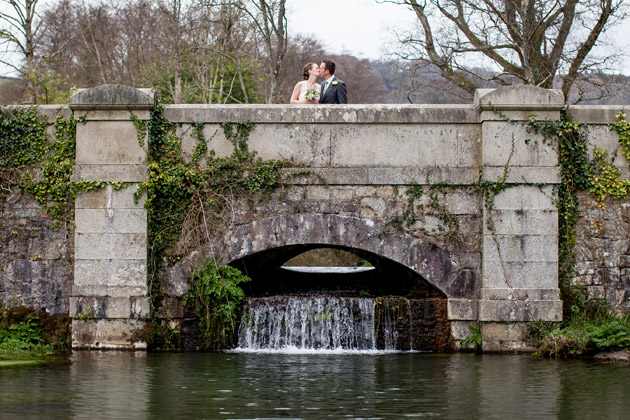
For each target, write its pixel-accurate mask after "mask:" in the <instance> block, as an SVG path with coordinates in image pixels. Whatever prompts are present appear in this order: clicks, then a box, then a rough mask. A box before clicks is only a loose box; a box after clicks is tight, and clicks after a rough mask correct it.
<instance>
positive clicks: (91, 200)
mask: <svg viewBox="0 0 630 420" xmlns="http://www.w3.org/2000/svg"><path fill="white" fill-rule="evenodd" d="M137 190H138V184H132V185H129V186H128V187H126V188H121V189H118V190H116V189H114V188H113V187H112V186H111V185H106V186H105V187H103V188H99V189H97V190H94V191H87V192H82V193H79V195H77V199H76V200H75V203H74V207H75V208H76V209H107V208H116V209H142V208H143V207H144V202H145V200H146V192H143V193H142V196H141V197H139V198H138V200H137V202H136V199H135V197H134V195H135V193H136V191H137Z"/></svg>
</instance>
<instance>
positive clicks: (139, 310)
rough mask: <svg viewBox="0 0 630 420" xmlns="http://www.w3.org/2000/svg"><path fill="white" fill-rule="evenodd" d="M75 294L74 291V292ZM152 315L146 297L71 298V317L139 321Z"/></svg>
mask: <svg viewBox="0 0 630 420" xmlns="http://www.w3.org/2000/svg"><path fill="white" fill-rule="evenodd" d="M73 292H74V290H73ZM149 315H150V306H149V298H147V297H146V296H142V295H140V296H123V297H116V296H70V316H71V317H79V318H81V317H83V318H98V319H139V318H145V317H148V316H149Z"/></svg>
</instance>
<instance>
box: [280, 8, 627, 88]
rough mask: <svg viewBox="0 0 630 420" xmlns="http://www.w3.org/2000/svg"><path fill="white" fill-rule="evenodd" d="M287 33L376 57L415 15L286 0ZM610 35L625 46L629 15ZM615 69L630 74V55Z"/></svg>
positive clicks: (337, 50) (338, 49) (404, 10)
mask: <svg viewBox="0 0 630 420" xmlns="http://www.w3.org/2000/svg"><path fill="white" fill-rule="evenodd" d="M287 9H288V11H289V31H290V34H296V33H305V34H315V35H316V36H317V38H319V39H320V40H321V41H322V43H323V44H324V46H325V47H326V48H327V49H328V50H329V51H330V52H332V53H340V52H343V51H347V52H350V53H352V54H353V55H355V56H362V57H363V58H371V59H378V58H381V57H382V53H383V49H384V47H385V45H386V44H387V43H388V42H392V41H393V39H394V38H393V36H392V35H391V29H392V28H398V29H406V28H409V27H410V26H411V25H413V24H416V22H417V18H416V16H415V14H414V12H413V11H411V10H409V9H408V8H407V7H406V6H401V5H396V4H392V3H382V4H379V3H377V2H376V0H316V1H314V0H287ZM609 37H610V38H611V39H612V40H614V41H615V42H616V44H617V46H618V47H619V48H625V49H627V48H628V44H629V42H630V18H629V19H626V21H625V22H623V24H621V25H620V26H618V27H615V28H613V30H611V32H610V35H609ZM618 67H619V68H618V70H619V71H621V72H622V73H624V74H626V75H628V76H630V58H627V59H626V60H625V61H623V62H622V63H620V64H619V66H618Z"/></svg>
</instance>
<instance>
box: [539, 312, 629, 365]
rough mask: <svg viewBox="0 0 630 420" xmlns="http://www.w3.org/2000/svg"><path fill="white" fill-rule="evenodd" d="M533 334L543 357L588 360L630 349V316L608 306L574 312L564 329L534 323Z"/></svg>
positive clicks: (550, 324) (549, 324)
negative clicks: (601, 354) (583, 358)
mask: <svg viewBox="0 0 630 420" xmlns="http://www.w3.org/2000/svg"><path fill="white" fill-rule="evenodd" d="M531 332H532V333H533V335H534V336H536V337H537V338H538V339H539V340H540V346H539V351H538V353H540V354H541V355H544V356H551V357H584V356H591V355H594V354H596V353H599V352H603V351H616V350H629V349H630V314H618V313H615V312H612V311H610V310H608V309H606V308H604V307H598V308H594V309H591V310H579V311H574V314H573V316H572V317H571V318H569V319H568V320H566V321H565V322H563V323H562V324H561V326H560V328H557V327H554V326H553V324H552V323H546V322H537V323H532V325H531Z"/></svg>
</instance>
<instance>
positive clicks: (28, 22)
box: [0, 0, 41, 103]
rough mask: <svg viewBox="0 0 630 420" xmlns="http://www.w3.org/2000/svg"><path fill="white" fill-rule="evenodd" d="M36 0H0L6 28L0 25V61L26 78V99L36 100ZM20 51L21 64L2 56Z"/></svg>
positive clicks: (0, 14) (2, 17) (1, 17)
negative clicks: (1, 54)
mask: <svg viewBox="0 0 630 420" xmlns="http://www.w3.org/2000/svg"><path fill="white" fill-rule="evenodd" d="M38 1H39V0H0V6H3V8H2V9H0V22H2V23H3V24H4V25H5V26H6V28H4V29H0V45H2V46H3V47H4V51H3V53H4V54H3V56H2V59H0V62H1V63H2V64H4V65H7V66H9V67H11V68H13V69H15V70H16V71H18V73H20V75H21V76H22V77H24V78H25V79H26V80H27V85H26V89H27V100H28V101H29V102H31V103H37V102H38V96H37V88H36V86H35V83H34V79H35V65H36V63H35V39H36V36H37V35H38V32H39V29H40V28H41V26H40V24H35V18H36V13H35V8H36V6H37V2H38ZM16 52H17V53H19V54H20V55H21V56H22V58H23V59H24V63H23V65H21V66H20V65H16V64H14V63H13V62H12V61H11V60H10V59H8V58H5V57H7V55H9V56H11V55H12V54H13V53H16Z"/></svg>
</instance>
